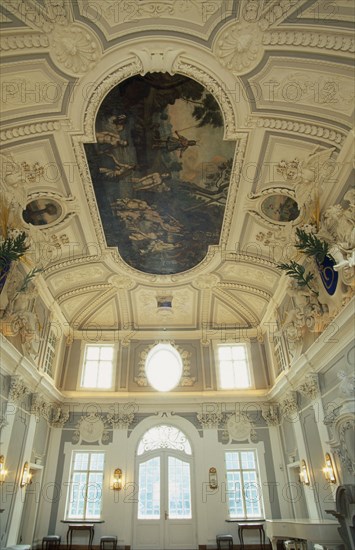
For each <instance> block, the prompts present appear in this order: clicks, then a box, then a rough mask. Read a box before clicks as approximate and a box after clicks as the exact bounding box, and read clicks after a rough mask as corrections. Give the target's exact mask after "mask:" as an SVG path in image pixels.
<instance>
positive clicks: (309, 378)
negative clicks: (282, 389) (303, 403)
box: [297, 373, 320, 401]
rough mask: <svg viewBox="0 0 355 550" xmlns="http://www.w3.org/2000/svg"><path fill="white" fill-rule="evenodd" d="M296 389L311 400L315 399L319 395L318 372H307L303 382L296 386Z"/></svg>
mask: <svg viewBox="0 0 355 550" xmlns="http://www.w3.org/2000/svg"><path fill="white" fill-rule="evenodd" d="M297 391H298V392H299V393H300V394H301V395H304V396H305V397H307V398H308V399H310V400H311V401H314V400H315V399H317V397H319V395H320V389H319V380H318V374H317V373H312V374H307V375H306V378H305V381H304V382H303V384H301V385H300V386H298V387H297Z"/></svg>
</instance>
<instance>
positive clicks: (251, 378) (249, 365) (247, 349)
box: [215, 342, 255, 392]
mask: <svg viewBox="0 0 355 550" xmlns="http://www.w3.org/2000/svg"><path fill="white" fill-rule="evenodd" d="M224 346H226V347H231V346H243V347H244V348H245V353H246V362H247V368H248V373H249V382H250V385H249V386H248V387H247V388H245V387H238V386H233V387H232V388H223V387H222V385H221V369H220V364H219V348H221V347H224ZM215 365H216V378H217V388H218V390H220V391H244V392H245V391H249V390H253V389H255V382H254V372H253V365H252V361H251V351H250V344H249V342H238V343H236V342H217V343H216V344H215Z"/></svg>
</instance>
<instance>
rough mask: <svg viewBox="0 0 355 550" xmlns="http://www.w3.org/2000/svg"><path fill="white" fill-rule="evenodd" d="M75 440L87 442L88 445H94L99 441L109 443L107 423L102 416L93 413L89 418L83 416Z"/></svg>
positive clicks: (75, 433)
mask: <svg viewBox="0 0 355 550" xmlns="http://www.w3.org/2000/svg"><path fill="white" fill-rule="evenodd" d="M76 428H77V429H76V431H75V432H74V436H73V440H74V441H75V440H76V441H78V442H79V443H81V441H86V442H87V443H94V442H96V441H99V442H100V443H101V442H103V441H107V439H108V435H107V431H106V430H105V428H106V422H105V421H104V419H103V418H102V416H101V415H98V414H97V413H96V412H91V413H89V414H88V415H87V416H82V417H81V418H80V420H79V422H78V424H77V426H76Z"/></svg>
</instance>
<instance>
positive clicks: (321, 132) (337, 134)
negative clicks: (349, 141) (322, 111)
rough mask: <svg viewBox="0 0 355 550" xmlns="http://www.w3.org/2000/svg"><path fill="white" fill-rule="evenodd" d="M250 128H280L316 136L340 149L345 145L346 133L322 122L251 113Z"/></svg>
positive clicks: (247, 124) (248, 124) (248, 125)
mask: <svg viewBox="0 0 355 550" xmlns="http://www.w3.org/2000/svg"><path fill="white" fill-rule="evenodd" d="M246 126H247V127H248V128H253V127H258V128H270V129H272V130H280V131H282V132H284V131H286V132H290V133H295V134H301V135H303V134H305V135H307V136H311V137H314V138H315V139H322V140H324V141H327V142H328V143H331V144H332V145H335V146H336V147H337V149H340V148H341V146H342V145H343V143H344V141H345V138H346V134H345V132H344V133H342V132H341V131H339V129H337V130H334V128H333V127H332V126H324V125H323V126H321V125H320V124H314V123H312V124H310V123H307V122H306V121H301V122H299V121H295V120H290V119H287V118H269V117H267V118H266V117H258V116H255V115H250V116H249V117H248V119H247V121H246Z"/></svg>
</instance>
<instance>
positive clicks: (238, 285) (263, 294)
mask: <svg viewBox="0 0 355 550" xmlns="http://www.w3.org/2000/svg"><path fill="white" fill-rule="evenodd" d="M218 288H220V289H225V290H241V291H242V292H250V293H251V294H256V295H258V296H260V297H261V298H263V299H264V300H266V301H267V302H269V301H270V298H271V296H272V294H271V293H270V292H267V291H266V290H261V289H260V288H256V287H255V286H251V285H244V284H241V283H225V282H221V283H218Z"/></svg>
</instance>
